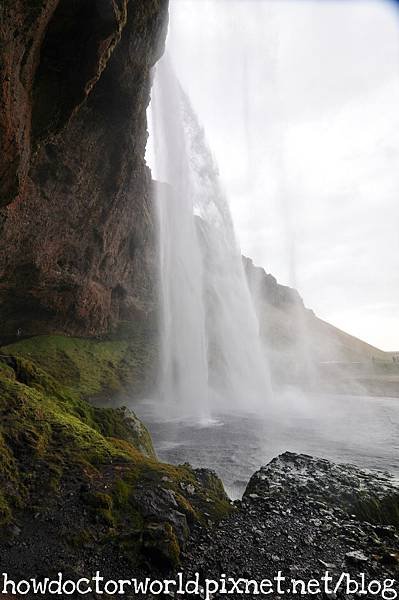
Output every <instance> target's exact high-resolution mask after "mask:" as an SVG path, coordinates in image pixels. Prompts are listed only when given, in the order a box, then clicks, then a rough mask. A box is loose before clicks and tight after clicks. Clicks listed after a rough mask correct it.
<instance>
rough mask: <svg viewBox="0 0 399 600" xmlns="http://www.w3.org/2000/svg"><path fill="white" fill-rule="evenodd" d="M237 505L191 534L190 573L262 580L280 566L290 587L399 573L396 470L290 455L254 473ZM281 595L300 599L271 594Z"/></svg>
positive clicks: (187, 554) (187, 569)
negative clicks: (392, 474)
mask: <svg viewBox="0 0 399 600" xmlns="http://www.w3.org/2000/svg"><path fill="white" fill-rule="evenodd" d="M236 504H237V509H238V510H237V511H236V512H235V513H234V514H232V515H231V516H230V517H229V518H227V519H226V520H224V521H222V522H221V523H220V524H219V525H218V526H217V527H216V528H215V529H214V530H213V531H208V532H204V531H200V530H197V532H196V534H195V535H194V536H192V537H191V539H190V542H189V545H188V547H187V548H186V551H185V555H184V559H183V570H184V571H185V573H186V575H187V576H192V575H193V574H194V573H195V572H199V573H200V575H201V577H202V578H204V577H207V578H209V579H218V578H220V576H221V574H225V575H226V576H227V577H233V578H238V577H243V578H248V579H255V580H258V581H260V580H262V579H264V578H272V577H273V576H275V575H277V572H278V571H279V570H280V571H282V574H283V575H284V576H285V577H286V578H287V581H285V582H284V583H283V584H282V589H283V590H285V591H286V590H287V589H288V588H289V586H290V584H289V578H296V579H303V580H305V581H308V580H310V579H312V578H314V579H318V580H320V578H321V577H322V576H323V575H324V574H325V572H326V571H329V573H330V574H331V576H332V577H333V581H334V582H335V581H336V580H337V579H338V577H339V576H340V574H341V573H342V572H347V573H350V574H351V575H352V576H353V577H359V573H365V578H366V581H371V580H373V579H377V580H379V581H382V580H384V579H385V578H390V579H392V578H396V579H397V578H398V576H399V536H398V529H397V527H398V524H399V520H398V517H399V513H398V508H399V488H398V487H396V485H395V482H393V481H392V479H391V478H390V476H389V475H386V474H382V473H381V474H379V473H369V472H366V471H361V470H359V469H357V468H355V467H353V466H350V465H336V464H333V463H330V462H329V461H327V460H321V459H315V458H312V457H309V456H306V455H296V454H292V453H288V452H287V453H285V454H283V455H282V456H279V457H278V458H275V459H274V460H273V461H271V463H270V464H269V465H267V466H266V467H263V468H262V469H260V471H258V472H257V473H255V475H254V476H253V477H252V479H251V480H250V482H249V484H248V487H247V490H246V492H245V494H244V497H243V499H242V501H238V502H236ZM274 589H276V588H274ZM397 589H398V588H397V585H396V590H397ZM282 595H284V596H285V597H294V596H293V595H291V596H290V594H287V593H285V594H280V595H279V594H278V593H276V592H275V593H274V594H272V595H271V596H270V595H269V596H268V597H269V598H270V597H272V598H276V597H279V596H282ZM221 596H222V595H221V594H217V593H216V595H215V596H214V597H221ZM229 597H230V598H235V597H241V598H242V597H243V596H242V595H241V594H237V593H233V594H229ZM313 597H316V598H317V597H319V598H323V597H330V598H351V597H354V596H352V595H351V594H345V593H344V592H343V591H338V592H337V593H335V592H334V591H333V592H332V593H331V594H327V595H326V594H324V595H323V594H322V593H320V594H315V595H314V596H313ZM363 597H364V596H363ZM366 597H373V595H372V594H369V595H367V596H366ZM374 597H376V596H374ZM377 597H381V594H380V595H378V596H377Z"/></svg>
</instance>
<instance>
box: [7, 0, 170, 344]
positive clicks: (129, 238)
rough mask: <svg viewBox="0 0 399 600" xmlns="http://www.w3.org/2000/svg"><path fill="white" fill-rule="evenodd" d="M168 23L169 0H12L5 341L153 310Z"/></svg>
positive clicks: (86, 331) (77, 329) (96, 329)
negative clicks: (157, 67) (152, 108)
mask: <svg viewBox="0 0 399 600" xmlns="http://www.w3.org/2000/svg"><path fill="white" fill-rule="evenodd" d="M166 22H167V0H134V1H133V0H94V1H93V0H81V1H80V2H71V1H70V0H37V1H36V2H30V1H28V0H18V1H15V2H11V1H10V0H7V1H6V2H5V4H4V5H3V7H2V8H1V30H0V35H1V39H2V44H1V47H0V53H1V56H0V60H1V64H2V81H1V91H0V136H1V149H2V152H1V158H0V339H1V340H3V341H5V340H8V339H12V338H13V337H15V335H17V334H18V335H23V336H24V335H31V334H41V333H46V332H49V331H52V332H54V331H56V332H65V333H73V334H78V335H93V334H101V333H104V332H107V331H109V330H110V329H112V328H113V327H115V326H116V325H117V323H118V322H120V321H129V320H134V319H137V318H139V319H143V318H145V317H146V316H148V314H149V313H151V311H152V309H153V305H154V296H153V284H152V281H153V277H152V272H153V269H154V244H153V219H152V208H151V200H150V173H149V170H148V169H147V167H146V166H145V162H144V153H145V145H146V140H147V124H146V108H147V105H148V102H149V94H150V69H151V67H152V65H153V64H154V63H155V61H156V60H157V59H158V57H159V55H160V53H161V52H162V49H163V41H164V37H165V31H166Z"/></svg>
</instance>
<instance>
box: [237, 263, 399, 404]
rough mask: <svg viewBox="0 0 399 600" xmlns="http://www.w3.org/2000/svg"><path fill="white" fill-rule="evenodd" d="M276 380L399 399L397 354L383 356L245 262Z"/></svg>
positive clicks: (264, 272)
mask: <svg viewBox="0 0 399 600" xmlns="http://www.w3.org/2000/svg"><path fill="white" fill-rule="evenodd" d="M243 263H244V268H245V272H246V275H247V279H248V284H249V287H250V290H251V293H252V296H253V298H254V302H255V305H256V309H257V313H258V317H259V322H260V329H261V335H262V338H263V341H264V345H265V348H266V351H267V352H268V355H269V359H270V364H271V367H272V372H273V376H274V380H275V381H277V382H279V383H281V384H286V383H288V384H299V385H301V386H304V387H312V386H314V385H317V386H318V388H320V386H322V387H326V388H327V389H331V390H332V391H343V392H349V393H370V394H375V395H388V396H391V395H392V396H395V397H396V396H398V397H399V353H394V352H384V351H383V350H380V349H379V348H376V347H375V346H372V345H371V344H368V343H367V342H364V341H363V340H360V339H358V338H356V337H354V336H352V335H350V334H348V333H346V332H345V331H341V330H340V329H338V328H337V327H334V326H333V325H331V324H330V323H327V322H326V321H323V320H322V319H319V318H318V317H317V316H316V315H315V313H314V312H313V311H312V310H310V309H308V308H306V307H305V305H304V302H303V300H302V298H301V296H300V295H299V293H298V292H297V290H295V289H293V288H290V287H288V286H284V285H280V284H279V283H278V282H277V280H276V278H275V277H273V275H270V274H268V273H266V271H265V270H264V269H263V268H261V267H257V266H255V265H254V263H253V261H252V260H251V259H249V258H246V257H243Z"/></svg>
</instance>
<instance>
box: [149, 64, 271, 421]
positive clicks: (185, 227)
mask: <svg viewBox="0 0 399 600" xmlns="http://www.w3.org/2000/svg"><path fill="white" fill-rule="evenodd" d="M151 121H152V130H153V131H152V136H153V140H152V145H153V149H154V160H155V164H154V165H153V171H154V175H155V177H156V179H157V180H158V181H159V182H160V183H157V184H156V186H155V190H156V206H157V216H158V226H159V268H160V277H159V279H160V312H161V315H160V325H161V358H160V377H159V390H160V395H161V397H162V399H163V401H164V405H165V406H167V407H168V410H169V411H173V409H175V412H177V413H178V414H179V415H180V416H189V415H191V416H194V417H198V418H209V417H210V416H212V414H213V413H214V412H218V411H221V410H225V409H226V408H228V409H229V410H235V409H248V410H251V409H257V410H259V408H261V407H265V406H267V403H268V400H269V399H270V396H271V386H270V378H269V370H268V364H267V359H266V353H265V352H264V350H263V348H262V344H261V340H260V337H259V327H258V321H257V317H256V313H255V310H254V306H253V303H252V299H251V295H250V292H249V288H248V284H247V281H246V276H245V273H244V268H243V264H242V257H241V252H240V250H239V247H238V244H237V241H236V237H235V233H234V227H233V222H232V218H231V214H230V211H229V206H228V203H227V201H226V198H225V196H224V193H223V190H222V187H221V184H220V179H219V174H218V170H217V166H216V164H215V161H214V159H213V157H212V154H211V152H210V150H209V148H208V146H207V143H206V139H205V135H204V131H203V129H202V128H201V126H200V124H199V122H198V120H197V117H196V115H195V113H194V111H193V109H192V107H191V105H190V102H189V100H188V98H187V96H186V95H185V93H184V92H183V90H182V88H181V86H180V84H179V82H178V80H177V79H176V76H175V74H174V72H173V68H172V66H171V63H170V60H169V58H168V57H167V56H166V55H165V56H164V57H163V58H162V59H161V61H160V62H159V63H158V65H157V67H156V73H155V79H154V84H153V91H152V101H151Z"/></svg>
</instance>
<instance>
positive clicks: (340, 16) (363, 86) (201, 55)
mask: <svg viewBox="0 0 399 600" xmlns="http://www.w3.org/2000/svg"><path fill="white" fill-rule="evenodd" d="M227 5H228V6H227ZM398 28H399V17H398V11H397V8H396V6H395V5H394V4H393V3H389V2H380V1H378V2H376V1H375V2H373V1H367V2H363V1H357V2H344V3H343V2H334V1H328V0H327V1H325V2H315V1H307V0H304V1H300V2H297V1H290V0H287V1H286V2H278V1H273V0H263V1H262V0H256V1H255V0H245V1H244V0H241V1H240V0H229V1H228V2H226V1H225V0H218V1H216V2H212V1H208V0H202V1H201V2H197V1H196V0H175V1H172V3H171V7H170V31H169V34H168V41H167V47H168V52H169V54H170V56H171V58H172V60H173V63H174V65H175V69H176V72H177V75H178V78H179V79H180V81H181V83H182V85H183V87H184V89H185V90H186V91H187V93H188V95H189V97H190V100H191V102H192V104H193V107H194V110H195V111H196V112H197V114H198V115H199V118H200V120H201V122H202V124H203V125H204V128H205V131H206V135H207V138H208V141H209V144H210V147H211V148H212V151H213V153H214V154H215V157H216V159H217V162H218V164H219V167H220V175H221V180H222V183H223V186H224V189H225V191H226V195H227V197H228V199H229V204H230V208H231V211H232V215H233V220H234V223H235V228H236V234H237V237H238V241H239V244H240V246H241V249H242V252H243V254H245V255H247V256H249V257H251V258H252V259H253V260H254V261H255V263H256V264H258V265H260V266H262V267H264V268H265V269H266V271H267V272H270V273H272V274H273V275H274V276H275V277H277V279H278V281H279V282H281V283H283V284H287V285H291V286H293V287H295V288H297V289H298V290H299V292H300V294H301V296H302V297H303V298H304V301H305V304H306V305H307V306H308V307H310V308H312V309H313V310H315V312H316V313H317V314H318V315H319V316H320V317H321V318H323V319H325V320H326V321H328V322H330V323H332V324H334V325H336V326H338V327H340V328H341V329H343V330H345V331H347V332H349V333H351V334H353V335H355V336H357V337H360V338H361V339H364V340H365V341H367V342H369V343H371V344H373V345H375V346H377V347H379V348H381V349H384V350H395V349H397V348H398V347H399V316H398V315H399V310H398V298H399V269H398V266H399V265H398V255H399V236H398V235H397V231H398V225H399V204H398V203H397V194H398V190H399V127H398V125H399V116H398V114H397V106H398V102H399V35H398ZM193 65H195V68H193Z"/></svg>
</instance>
